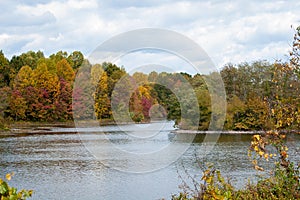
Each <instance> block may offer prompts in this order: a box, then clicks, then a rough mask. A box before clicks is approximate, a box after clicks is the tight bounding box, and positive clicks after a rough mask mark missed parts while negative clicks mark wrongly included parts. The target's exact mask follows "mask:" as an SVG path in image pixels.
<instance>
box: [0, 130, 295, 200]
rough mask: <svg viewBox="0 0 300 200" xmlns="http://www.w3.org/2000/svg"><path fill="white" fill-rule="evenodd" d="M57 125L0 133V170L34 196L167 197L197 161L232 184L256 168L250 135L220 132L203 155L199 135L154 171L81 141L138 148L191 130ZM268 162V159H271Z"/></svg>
mask: <svg viewBox="0 0 300 200" xmlns="http://www.w3.org/2000/svg"><path fill="white" fill-rule="evenodd" d="M60 130H61V132H60V133H59V134H58V133H56V132H53V133H51V134H34V135H31V134H29V135H25V136H20V137H5V138H1V139H0V153H1V156H0V165H1V167H0V170H1V171H0V173H1V174H5V173H8V172H12V171H13V172H15V174H16V175H15V176H14V177H13V179H12V181H11V184H12V185H14V186H16V187H18V188H32V189H34V190H35V194H34V196H33V198H32V199H113V200H115V199H124V197H127V198H128V199H159V198H162V197H165V198H167V199H169V198H170V195H171V194H172V193H177V192H178V191H179V189H178V185H179V184H180V183H181V180H180V178H178V175H181V176H182V177H186V172H188V173H189V174H190V175H192V176H194V175H196V177H197V178H198V180H200V177H201V174H202V171H201V167H203V166H204V164H205V163H207V162H213V163H215V166H216V168H218V169H220V170H221V171H222V173H223V174H224V175H225V176H229V177H231V179H232V182H233V184H235V185H236V186H242V185H243V184H245V183H246V182H247V179H248V178H252V179H253V178H254V177H255V175H256V174H257V172H256V171H254V170H253V169H252V166H251V165H250V162H249V160H248V157H247V149H248V147H249V142H250V138H251V136H249V135H222V136H221V137H220V138H219V140H218V143H217V144H216V145H214V147H213V151H211V152H209V153H208V154H207V155H206V156H204V157H201V154H203V152H201V151H200V148H199V147H200V146H201V145H203V140H204V137H205V136H203V135H197V136H196V137H195V139H194V142H193V144H192V145H191V146H190V148H189V149H188V150H187V151H186V152H185V154H184V155H183V156H182V157H181V158H180V159H179V160H177V161H176V162H174V163H172V164H171V165H169V166H168V167H166V168H163V169H161V170H159V171H155V172H152V173H144V174H130V173H124V172H120V171H117V170H114V169H111V168H108V167H106V166H104V165H103V164H102V163H101V162H99V161H98V160H97V159H95V158H94V157H93V155H92V154H90V153H89V151H88V150H87V149H86V148H85V145H83V143H90V144H91V145H92V144H99V142H100V143H101V141H102V140H103V138H104V137H107V136H108V137H109V138H110V139H111V140H112V141H113V142H114V143H115V144H118V145H121V146H122V148H124V149H126V148H127V149H128V150H130V151H138V150H139V148H140V147H141V146H144V147H147V146H149V148H150V147H151V148H153V147H157V148H158V147H160V146H161V145H165V144H167V143H169V142H172V141H174V140H177V141H178V143H176V144H178V145H180V144H181V143H184V142H185V138H188V137H191V135H189V134H174V133H170V132H166V134H165V135H163V136H161V137H158V138H154V137H153V138H152V140H149V141H145V142H144V143H141V142H137V141H139V140H136V141H134V140H133V141H128V138H127V137H128V136H127V135H126V134H124V133H122V132H119V131H118V130H117V128H116V127H112V126H111V127H109V131H107V132H106V133H105V134H103V133H100V134H99V133H97V134H96V133H95V131H94V132H92V130H90V131H87V133H86V134H84V135H83V134H81V135H78V134H76V133H71V134H70V132H71V131H70V130H68V129H60ZM62 130H63V131H62ZM112 130H116V131H115V132H114V131H112ZM62 132H64V133H62ZM188 139H189V138H188ZM299 139H300V136H299V135H291V136H288V143H289V145H290V146H291V148H290V150H289V151H290V155H291V158H292V159H294V161H296V162H299V160H300V158H299V147H300V144H299ZM205 145H208V146H209V145H213V144H210V143H206V144H205ZM114 157H117V156H116V155H112V154H109V158H110V159H113V158H114ZM196 161H197V162H198V163H197V162H196ZM130 164H131V163H130V162H129V161H128V160H123V161H122V162H120V165H130ZM266 165H271V162H270V163H267V164H266ZM199 166H200V167H199ZM129 197H130V198H129Z"/></svg>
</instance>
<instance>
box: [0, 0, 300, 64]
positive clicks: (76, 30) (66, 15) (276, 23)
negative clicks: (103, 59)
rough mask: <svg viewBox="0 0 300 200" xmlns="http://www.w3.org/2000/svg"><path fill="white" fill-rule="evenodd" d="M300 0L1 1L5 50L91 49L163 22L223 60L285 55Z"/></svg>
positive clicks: (298, 20)
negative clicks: (114, 38)
mask: <svg viewBox="0 0 300 200" xmlns="http://www.w3.org/2000/svg"><path fill="white" fill-rule="evenodd" d="M299 14H300V1H299V0H291V1H264V0H253V1H246V0H245V1H221V0H215V1H192V0H186V1H181V0H178V1H177V0H145V1H140V0H132V1H116V0H112V1H97V0H64V1H60V0H50V1H46V0H37V1H36V0H28V1H22V0H17V1H5V0H0V49H2V50H3V52H4V54H5V55H6V56H7V57H9V58H10V57H11V56H12V55H16V54H20V53H23V52H27V51H29V50H34V51H37V50H42V51H44V53H45V55H47V56H48V55H50V54H52V53H55V52H57V51H59V50H63V51H67V52H72V51H74V50H79V51H81V52H83V53H84V55H85V56H89V54H90V53H91V52H92V51H93V50H94V49H95V48H96V47H97V46H98V45H100V44H101V43H103V42H104V41H106V40H108V39H109V38H111V37H112V36H115V35H117V34H121V33H123V32H126V31H130V30H134V29H139V28H149V27H150V28H163V29H168V30H173V31H176V32H178V33H180V34H183V35H185V36H187V37H189V38H190V39H192V40H193V41H195V42H196V43H198V44H199V45H200V46H201V47H202V48H203V49H204V50H205V51H206V52H207V53H208V55H209V56H210V58H211V59H212V61H213V62H214V63H215V64H216V65H217V66H218V67H221V66H223V65H224V64H226V63H228V62H231V63H240V62H243V61H248V62H251V61H254V60H258V59H266V60H268V61H271V62H273V61H274V60H276V59H285V58H286V55H287V52H288V50H289V49H290V44H291V42H292V36H293V33H294V32H293V29H292V28H291V25H293V26H294V27H296V26H298V25H299V24H300V15H299Z"/></svg>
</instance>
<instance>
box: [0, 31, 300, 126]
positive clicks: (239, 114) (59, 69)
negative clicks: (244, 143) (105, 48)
mask: <svg viewBox="0 0 300 200" xmlns="http://www.w3.org/2000/svg"><path fill="white" fill-rule="evenodd" d="M299 34H300V29H299V28H298V29H297V32H296V33H295V37H294V42H293V44H292V45H293V48H292V50H291V51H290V52H289V61H288V62H281V61H275V62H274V63H269V62H267V61H261V60H259V61H256V62H252V63H246V62H245V63H240V64H230V63H229V64H227V65H225V66H223V67H222V68H221V69H220V71H219V72H212V73H210V74H208V75H204V74H195V75H190V74H188V73H185V72H180V73H168V72H160V73H158V72H155V71H153V72H151V73H149V74H145V73H143V72H135V73H134V74H131V75H129V74H128V73H127V72H126V70H125V69H124V68H123V67H120V66H117V65H115V64H112V63H106V62H104V63H101V64H95V65H92V64H90V62H89V61H88V60H87V59H86V58H84V56H83V54H82V53H81V52H80V51H74V52H72V53H70V54H69V53H67V52H63V51H59V52H57V53H55V54H52V55H50V56H49V57H45V56H44V53H43V52H41V51H37V52H34V51H29V52H26V53H22V54H21V55H14V56H12V58H11V59H8V58H6V56H5V55H4V53H3V52H2V51H1V52H0V98H1V100H0V102H1V103H0V112H1V115H0V124H1V128H2V129H3V128H5V127H6V126H7V122H15V121H29V122H55V121H69V120H72V119H73V112H72V110H73V109H76V110H78V112H77V113H76V115H79V116H76V117H80V118H81V119H90V118H91V116H94V117H95V118H97V119H98V120H99V121H100V122H101V121H111V122H113V121H114V118H113V114H112V106H117V107H118V109H121V110H120V111H122V105H123V104H122V102H112V96H113V91H114V89H115V85H116V84H117V83H118V81H120V80H121V79H122V78H123V79H124V77H126V78H127V79H128V80H127V81H129V82H132V83H133V82H142V83H143V84H141V85H139V86H138V87H137V88H136V90H135V91H134V92H132V93H131V94H122V95H130V101H129V105H128V108H129V112H130V118H131V119H132V120H133V121H135V122H138V123H140V122H148V121H149V120H150V118H152V117H153V118H167V119H169V120H174V121H175V122H176V124H177V125H178V126H179V127H180V128H182V129H190V128H191V127H197V128H198V129H199V130H207V129H208V127H209V124H210V121H211V96H210V95H211V94H210V91H209V90H208V87H207V82H206V81H205V80H214V76H216V73H220V74H221V77H222V79H223V82H224V86H225V91H226V100H227V113H226V120H225V124H224V129H225V130H270V129H274V128H278V127H280V128H281V129H287V128H288V129H293V130H295V129H299V124H300V100H299V88H300V80H299V79H300V71H299V51H300V50H299V49H300V47H299V46H300V43H299V38H300V37H299ZM82 65H84V66H88V67H87V69H86V70H79V69H80V67H81V66H82ZM82 73H85V74H88V76H89V77H91V78H90V79H89V80H87V82H86V84H87V85H92V86H93V88H94V89H93V91H91V93H90V94H91V96H92V98H93V103H92V105H82V104H83V103H82V102H85V101H84V100H81V101H76V100H78V99H80V98H83V97H84V96H85V95H83V93H84V92H85V91H84V90H82V88H80V87H79V88H75V89H74V80H75V77H76V76H77V77H78V76H81V74H82ZM159 83H165V84H164V85H162V84H159ZM184 83H188V84H189V85H190V86H191V87H192V89H193V91H194V93H195V94H196V97H197V100H198V105H199V111H200V118H199V120H196V121H195V120H193V114H190V115H189V117H186V118H185V117H184V116H183V117H182V113H181V108H180V101H181V100H179V99H178V98H177V96H176V95H175V94H174V92H173V91H172V89H170V88H173V89H176V88H181V86H182V85H183V84H184ZM133 84H134V83H133ZM166 85H168V86H170V87H166ZM82 87H84V86H82ZM73 89H74V91H73ZM120 95H121V94H120ZM72 101H73V104H72ZM74 102H75V103H74ZM76 102H79V103H76ZM86 102H87V103H89V101H86ZM114 104H117V105H114ZM153 105H160V107H153ZM87 106H93V112H92V113H91V112H86V110H85V109H84V108H85V107H87ZM123 107H124V105H123ZM152 108H156V109H157V110H156V111H155V110H151V109H152ZM276 108H280V109H276ZM189 112H191V113H192V112H193V111H192V110H190V111H189ZM150 115H151V116H150ZM291 115H292V116H293V117H291ZM295 116H296V117H295ZM74 117H75V116H74ZM280 119H285V120H280Z"/></svg>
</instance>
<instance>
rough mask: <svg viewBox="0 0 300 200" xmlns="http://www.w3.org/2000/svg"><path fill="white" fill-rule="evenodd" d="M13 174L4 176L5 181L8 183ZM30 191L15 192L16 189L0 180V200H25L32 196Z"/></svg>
mask: <svg viewBox="0 0 300 200" xmlns="http://www.w3.org/2000/svg"><path fill="white" fill-rule="evenodd" d="M12 175H13V174H6V180H7V181H9V180H10V179H11V176H12ZM32 192H33V191H32V190H24V189H23V190H21V191H19V192H18V191H17V189H16V188H14V187H10V186H9V185H8V183H7V182H6V181H4V180H2V179H1V178H0V199H1V200H25V199H27V198H28V197H31V196H32Z"/></svg>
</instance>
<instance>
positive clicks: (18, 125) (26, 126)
mask: <svg viewBox="0 0 300 200" xmlns="http://www.w3.org/2000/svg"><path fill="white" fill-rule="evenodd" d="M99 124H100V125H101V126H107V125H115V124H116V123H115V122H114V121H113V120H105V121H101V122H99V123H97V122H96V123H95V121H80V123H76V125H75V123H74V121H71V120H70V121H66V122H24V121H20V122H15V123H12V124H10V129H8V130H0V136H4V137H5V136H6V137H9V136H17V135H26V134H53V133H60V132H59V131H57V132H56V131H55V129H56V128H63V129H64V128H66V129H68V128H70V129H71V128H76V127H78V125H79V126H80V127H83V128H84V127H91V126H95V127H96V126H99ZM124 124H130V123H124ZM284 132H286V133H298V134H299V131H295V130H294V131H284ZM62 133H68V131H66V132H65V131H64V132H62ZM70 133H76V131H74V130H72V131H70ZM171 133H174V134H199V135H200V134H242V135H254V134H264V133H265V131H262V130H249V131H241V130H219V131H214V130H205V131H204V130H186V129H180V128H178V129H175V130H173V131H171Z"/></svg>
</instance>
